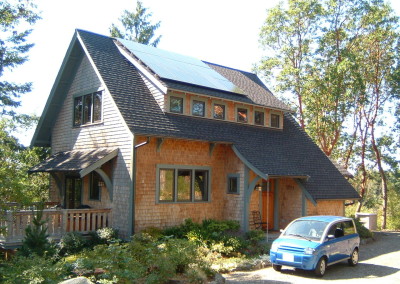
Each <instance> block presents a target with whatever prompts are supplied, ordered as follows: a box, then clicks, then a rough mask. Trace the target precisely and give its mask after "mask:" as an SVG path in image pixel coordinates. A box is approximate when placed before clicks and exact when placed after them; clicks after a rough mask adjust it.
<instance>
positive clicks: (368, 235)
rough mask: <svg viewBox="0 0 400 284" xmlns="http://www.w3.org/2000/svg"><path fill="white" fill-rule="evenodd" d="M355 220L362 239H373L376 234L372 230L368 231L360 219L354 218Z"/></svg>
mask: <svg viewBox="0 0 400 284" xmlns="http://www.w3.org/2000/svg"><path fill="white" fill-rule="evenodd" d="M353 220H354V223H355V224H356V229H357V232H358V234H359V235H360V238H361V239H367V238H372V237H373V236H374V234H373V233H372V232H371V231H370V230H368V229H367V228H366V227H365V226H364V224H363V223H361V221H360V219H359V218H354V217H353Z"/></svg>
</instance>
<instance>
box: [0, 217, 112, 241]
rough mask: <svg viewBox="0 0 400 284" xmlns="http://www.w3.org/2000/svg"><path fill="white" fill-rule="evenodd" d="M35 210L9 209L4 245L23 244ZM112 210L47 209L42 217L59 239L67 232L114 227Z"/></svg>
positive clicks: (0, 237)
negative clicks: (26, 229)
mask: <svg viewBox="0 0 400 284" xmlns="http://www.w3.org/2000/svg"><path fill="white" fill-rule="evenodd" d="M33 213H34V212H33V211H32V210H18V211H6V212H5V213H4V216H3V218H1V219H0V227H3V228H5V234H0V247H2V248H5V249H8V248H16V247H19V246H20V245H21V244H22V240H23V239H24V237H25V228H26V227H27V226H28V225H29V224H31V223H32V220H33V216H34V214H33ZM111 214H112V211H111V209H44V210H43V218H42V220H45V221H46V224H47V233H48V235H49V238H50V239H53V240H59V239H61V237H62V236H63V235H64V234H65V233H67V232H80V233H83V234H85V233H88V232H90V231H95V230H97V229H100V228H105V227H111V226H112V224H111V220H112V218H111Z"/></svg>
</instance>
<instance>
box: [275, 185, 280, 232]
mask: <svg viewBox="0 0 400 284" xmlns="http://www.w3.org/2000/svg"><path fill="white" fill-rule="evenodd" d="M274 230H275V231H279V179H276V180H275V189H274Z"/></svg>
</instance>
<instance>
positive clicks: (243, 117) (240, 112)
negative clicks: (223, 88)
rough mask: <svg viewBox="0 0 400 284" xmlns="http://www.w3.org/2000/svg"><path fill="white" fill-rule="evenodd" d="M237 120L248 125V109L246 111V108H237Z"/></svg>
mask: <svg viewBox="0 0 400 284" xmlns="http://www.w3.org/2000/svg"><path fill="white" fill-rule="evenodd" d="M236 120H237V121H238V122H245V123H247V121H248V116H247V109H246V108H237V112H236Z"/></svg>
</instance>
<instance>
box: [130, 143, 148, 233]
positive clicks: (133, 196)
mask: <svg viewBox="0 0 400 284" xmlns="http://www.w3.org/2000/svg"><path fill="white" fill-rule="evenodd" d="M135 141H136V139H135V137H133V143H132V144H133V145H134V146H133V151H132V167H131V169H132V170H131V175H132V183H131V190H130V193H131V194H130V204H131V205H132V212H131V214H130V216H129V217H130V218H129V220H130V227H131V235H133V234H134V233H135V199H136V194H135V189H136V150H137V149H138V148H140V147H142V146H145V145H147V144H149V143H150V137H147V140H146V141H145V142H142V143H139V144H137V145H135Z"/></svg>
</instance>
